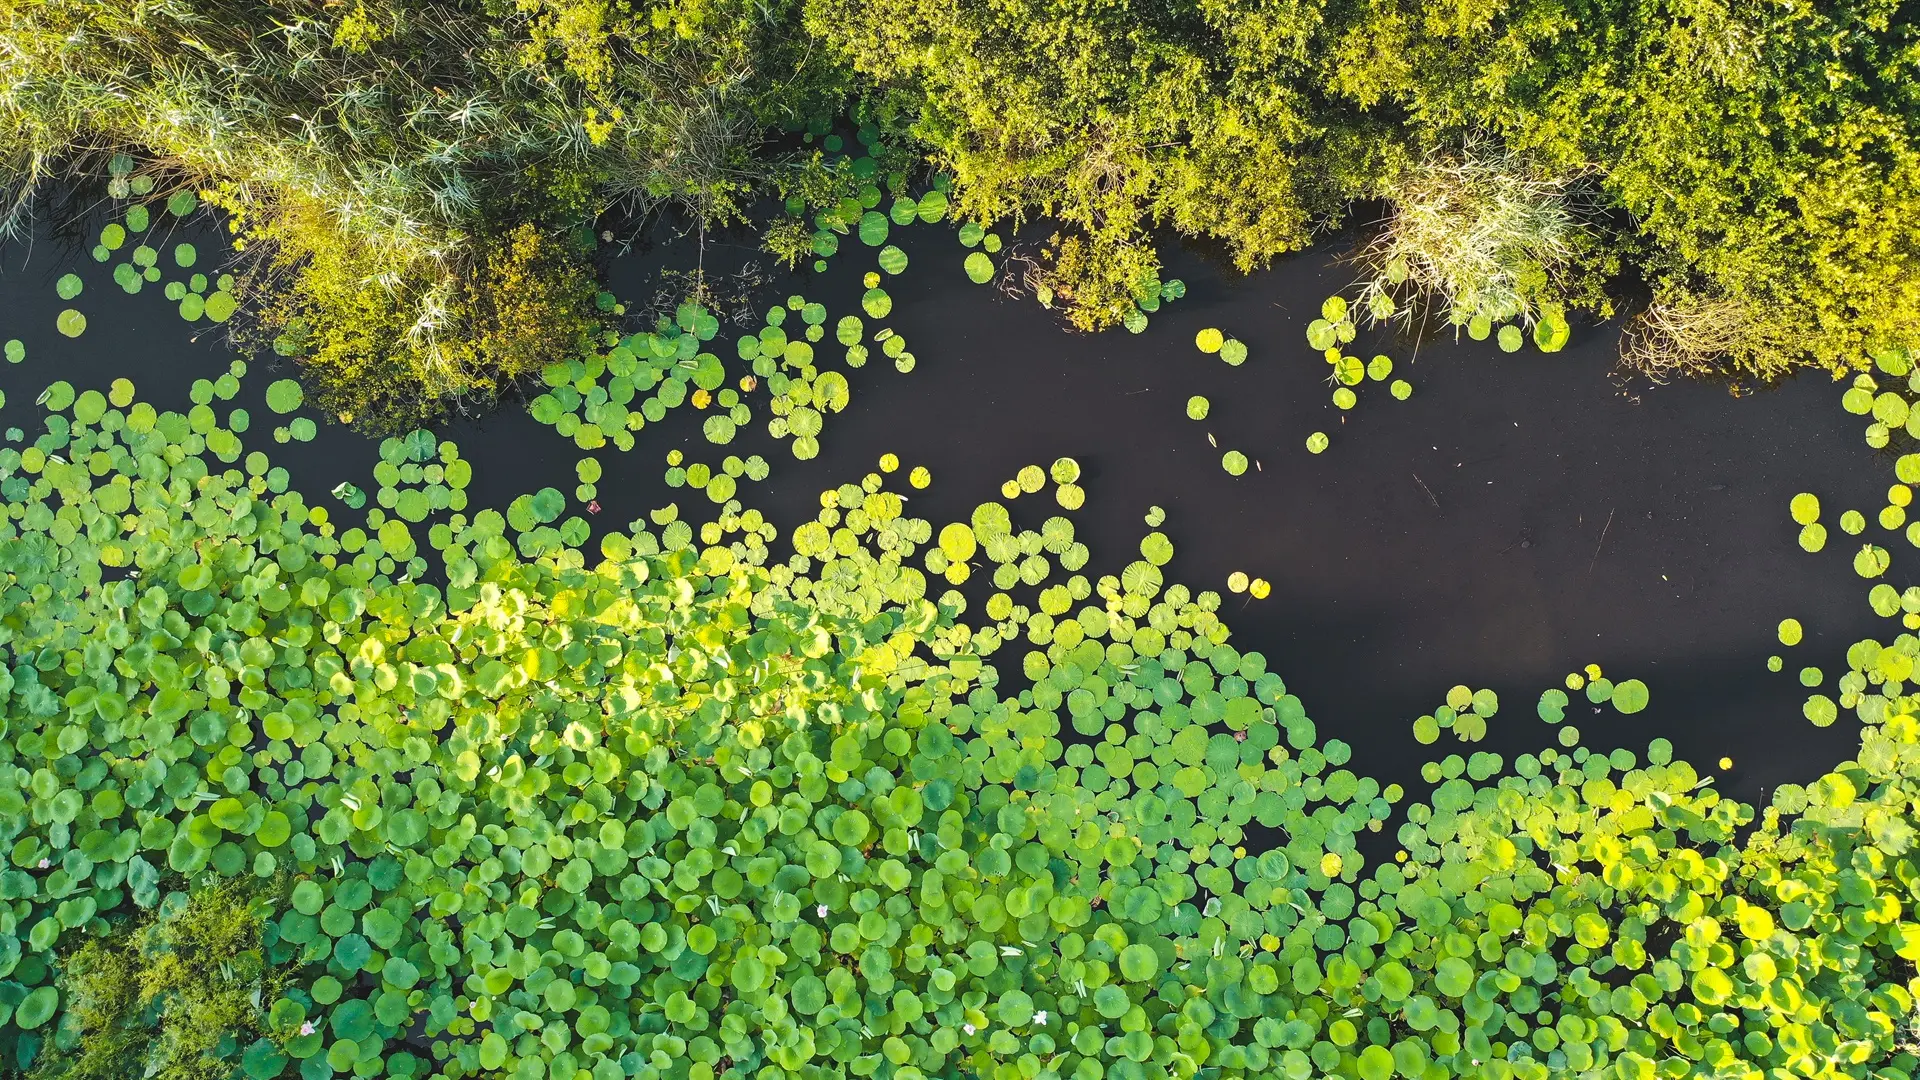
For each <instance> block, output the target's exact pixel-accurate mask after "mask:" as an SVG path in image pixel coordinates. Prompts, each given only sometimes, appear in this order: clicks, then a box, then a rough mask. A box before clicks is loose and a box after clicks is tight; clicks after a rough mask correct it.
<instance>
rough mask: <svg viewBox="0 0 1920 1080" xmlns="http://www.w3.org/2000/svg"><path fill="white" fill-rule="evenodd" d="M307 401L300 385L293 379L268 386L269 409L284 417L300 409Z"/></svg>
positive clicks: (275, 382)
mask: <svg viewBox="0 0 1920 1080" xmlns="http://www.w3.org/2000/svg"><path fill="white" fill-rule="evenodd" d="M305 400H306V394H305V392H304V391H302V390H301V389H300V384H299V383H298V382H296V381H295V380H293V379H278V380H275V381H274V382H272V383H270V384H268V386H267V408H269V409H272V410H273V411H274V412H276V413H280V414H282V415H284V414H286V413H290V412H293V411H294V410H296V409H298V408H299V407H300V405H301V403H302V402H304V401H305Z"/></svg>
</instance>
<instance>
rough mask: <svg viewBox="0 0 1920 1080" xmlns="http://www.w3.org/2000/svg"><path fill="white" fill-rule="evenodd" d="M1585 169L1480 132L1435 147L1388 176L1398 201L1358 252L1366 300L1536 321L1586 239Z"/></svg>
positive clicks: (1560, 298) (1373, 308)
mask: <svg viewBox="0 0 1920 1080" xmlns="http://www.w3.org/2000/svg"><path fill="white" fill-rule="evenodd" d="M1579 179H1580V177H1579V176H1577V175H1566V174H1558V175H1554V174H1547V173H1545V172H1542V171H1540V170H1539V169H1537V168H1535V167H1533V166H1532V165H1531V164H1530V163H1529V162H1527V161H1526V160H1525V159H1524V158H1523V157H1521V156H1520V155H1518V154H1515V153H1513V152H1511V151H1507V150H1502V149H1499V148H1496V147H1494V146H1493V145H1492V144H1491V143H1490V142H1489V141H1487V140H1484V139H1476V140H1471V141H1469V142H1468V143H1467V144H1466V145H1465V146H1463V147H1461V148H1459V149H1457V150H1450V151H1440V152H1435V153H1432V154H1429V155H1428V156H1427V157H1426V158H1425V159H1424V160H1422V161H1421V162H1420V163H1419V164H1417V165H1414V166H1412V167H1411V168H1408V169H1407V170H1405V171H1404V172H1403V173H1401V175H1400V176H1399V177H1398V178H1397V179H1396V180H1395V181H1394V182H1392V183H1391V184H1390V185H1389V186H1388V190H1387V191H1386V193H1385V194H1386V196H1387V199H1388V201H1389V202H1390V203H1391V206H1392V209H1391V211H1390V212H1389V214H1388V216H1387V218H1386V220H1385V221H1384V223H1383V225H1382V228H1381V230H1380V232H1379V234H1378V235H1377V236H1376V237H1375V238H1374V239H1373V241H1372V242H1371V243H1370V244H1369V245H1368V246H1367V248H1366V250H1365V251H1364V252H1363V253H1362V255H1361V261H1362V262H1363V264H1364V265H1366V266H1367V267H1368V268H1369V270H1370V273H1371V276H1370V277H1369V278H1368V279H1366V280H1363V281H1362V282H1361V301H1362V306H1364V307H1366V308H1367V310H1369V311H1370V312H1373V313H1375V316H1376V318H1384V317H1387V316H1388V315H1391V314H1400V315H1402V316H1405V315H1408V314H1410V313H1411V311H1412V310H1413V309H1414V308H1416V307H1424V308H1428V309H1437V310H1440V311H1442V312H1444V313H1445V315H1446V316H1447V319H1448V321H1450V322H1452V323H1454V324H1455V325H1463V324H1465V323H1466V322H1468V321H1469V320H1471V319H1473V318H1475V317H1484V318H1486V319H1488V320H1490V321H1493V322H1501V321H1504V320H1508V319H1519V320H1521V322H1522V323H1523V324H1525V325H1528V326H1531V325H1532V324H1533V323H1534V322H1535V321H1537V320H1538V319H1539V318H1540V317H1541V316H1542V314H1543V313H1544V312H1545V311H1546V310H1547V309H1548V307H1549V305H1556V304H1560V303H1563V302H1564V298H1565V297H1566V296H1567V295H1568V294H1569V292H1571V291H1572V285H1573V282H1572V281H1571V280H1570V279H1571V278H1572V277H1574V276H1575V274H1576V270H1577V264H1578V261H1579V256H1580V254H1581V251H1582V248H1583V247H1584V246H1585V241H1586V240H1587V239H1589V237H1588V235H1587V233H1588V230H1587V226H1586V225H1585V224H1584V221H1583V217H1584V215H1583V214H1581V213H1580V212H1579V209H1578V207H1577V205H1576V185H1577V183H1578V181H1579Z"/></svg>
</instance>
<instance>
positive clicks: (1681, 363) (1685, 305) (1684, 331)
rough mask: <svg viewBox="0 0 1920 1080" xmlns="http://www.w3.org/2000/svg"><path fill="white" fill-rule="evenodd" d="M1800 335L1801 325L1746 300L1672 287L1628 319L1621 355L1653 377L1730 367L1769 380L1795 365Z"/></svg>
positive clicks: (1663, 378) (1658, 379) (1716, 371)
mask: <svg viewBox="0 0 1920 1080" xmlns="http://www.w3.org/2000/svg"><path fill="white" fill-rule="evenodd" d="M1800 338H1801V331H1800V330H1797V329H1796V328H1794V327H1792V326H1790V325H1788V323H1787V321H1786V320H1784V319H1781V318H1779V317H1778V316H1770V315H1767V314H1764V313H1762V312H1760V311H1758V310H1757V309H1756V308H1755V306H1754V305H1753V304H1752V303H1751V302H1749V301H1746V300H1741V299H1735V298H1731V297H1711V296H1702V295H1699V294H1695V293H1689V292H1676V293H1673V294H1671V295H1667V296H1662V297H1658V298H1656V299H1655V300H1654V301H1653V303H1651V304H1649V305H1647V308H1646V310H1644V311H1642V312H1640V314H1638V315H1636V316H1634V317H1633V319H1632V320H1630V321H1629V322H1628V323H1627V326H1626V329H1625V330H1623V331H1622V332H1621V335H1620V360H1621V362H1622V363H1623V364H1625V365H1626V366H1627V367H1628V368H1630V369H1632V370H1633V371H1636V372H1638V373H1640V374H1641V375H1644V376H1646V377H1647V378H1649V379H1652V380H1654V381H1655V382H1665V381H1666V380H1668V379H1671V378H1673V377H1675V376H1706V375H1722V374H1727V373H1728V372H1729V369H1732V370H1733V371H1737V372H1742V373H1745V374H1748V375H1753V376H1758V377H1760V378H1763V379H1771V378H1775V377H1777V376H1780V375H1784V374H1786V373H1787V372H1788V371H1789V370H1791V369H1792V368H1793V367H1794V366H1796V364H1795V358H1796V356H1797V355H1798V353H1799V352H1800V351H1801V349H1800V346H1801V340H1800Z"/></svg>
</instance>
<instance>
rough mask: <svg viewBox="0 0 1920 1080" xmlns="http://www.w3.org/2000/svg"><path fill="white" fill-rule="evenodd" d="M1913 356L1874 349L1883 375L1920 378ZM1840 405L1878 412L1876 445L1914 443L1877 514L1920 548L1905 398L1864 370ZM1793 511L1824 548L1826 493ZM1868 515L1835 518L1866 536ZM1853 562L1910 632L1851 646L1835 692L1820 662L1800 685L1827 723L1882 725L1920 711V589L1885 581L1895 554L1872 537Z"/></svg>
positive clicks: (1778, 666)
mask: <svg viewBox="0 0 1920 1080" xmlns="http://www.w3.org/2000/svg"><path fill="white" fill-rule="evenodd" d="M1913 359H1914V357H1913V354H1912V353H1911V352H1910V351H1908V350H1905V349H1888V350H1882V351H1879V352H1876V353H1874V354H1873V355H1872V361H1873V366H1874V369H1875V370H1877V371H1878V372H1879V373H1880V374H1881V375H1883V376H1887V377H1891V378H1896V379H1898V378H1906V379H1908V380H1909V381H1912V380H1913V378H1914V377H1915V372H1914V363H1913ZM1909 389H1910V390H1911V389H1912V388H1911V387H1910V388H1909ZM1841 406H1842V407H1843V408H1845V409H1846V410H1847V411H1848V412H1850V413H1853V414H1855V415H1871V416H1872V417H1873V418H1874V419H1873V422H1872V423H1871V424H1870V425H1869V426H1868V428H1867V442H1868V444H1869V445H1871V446H1873V447H1875V448H1876V449H1879V448H1885V447H1888V446H1890V445H1891V444H1892V443H1893V442H1894V441H1895V440H1896V439H1898V440H1902V441H1905V442H1906V443H1908V444H1909V445H1907V446H1905V447H1903V449H1905V450H1906V451H1907V452H1905V453H1901V454H1899V455H1897V456H1895V457H1894V458H1893V474H1894V481H1895V482H1894V483H1893V484H1891V485H1890V486H1889V487H1888V488H1887V502H1886V505H1885V506H1883V507H1881V508H1880V510H1879V512H1878V513H1877V514H1875V515H1874V518H1873V519H1871V520H1872V521H1873V522H1874V523H1876V524H1878V525H1879V526H1880V528H1881V529H1882V530H1884V531H1886V532H1890V533H1896V534H1901V533H1904V535H1905V537H1906V539H1907V541H1908V543H1909V544H1911V545H1913V546H1916V547H1920V522H1909V521H1908V520H1907V507H1908V506H1910V505H1911V504H1912V502H1913V494H1914V493H1913V485H1915V484H1920V447H1916V446H1914V445H1911V444H1912V443H1913V442H1914V435H1913V434H1912V432H1911V431H1910V430H1909V424H1908V419H1907V412H1906V402H1905V399H1904V398H1902V397H1901V395H1900V393H1899V392H1898V391H1897V390H1891V389H1888V390H1881V389H1880V387H1879V383H1878V381H1877V380H1876V379H1875V377H1874V375H1873V374H1872V373H1871V372H1863V373H1861V374H1859V375H1857V376H1855V378H1854V380H1853V383H1852V385H1850V386H1849V387H1848V389H1847V390H1846V391H1845V392H1844V393H1843V394H1842V396H1841ZM1787 511H1788V515H1789V517H1790V518H1791V519H1792V521H1793V523H1794V524H1795V525H1797V526H1799V529H1800V532H1799V543H1800V547H1801V548H1803V549H1804V550H1806V551H1808V552H1818V551H1821V550H1823V549H1824V548H1825V547H1826V544H1827V539H1828V536H1829V533H1828V530H1827V526H1826V524H1825V523H1824V522H1822V520H1821V518H1822V516H1823V513H1824V508H1823V507H1822V504H1821V500H1820V497H1819V496H1818V495H1816V494H1814V493H1813V492H1806V491H1803V492H1800V493H1799V494H1796V495H1794V496H1793V497H1792V499H1791V500H1790V501H1789V503H1788V507H1787ZM1869 520H1870V519H1869V518H1868V517H1867V516H1866V515H1865V514H1863V513H1861V512H1860V511H1858V510H1852V509H1849V510H1845V511H1843V512H1841V514H1840V515H1839V516H1838V518H1837V520H1836V522H1835V523H1836V524H1837V526H1838V527H1839V529H1840V531H1841V532H1843V533H1845V534H1846V535H1848V536H1853V537H1860V536H1862V534H1864V533H1865V532H1866V531H1867V528H1868V524H1869ZM1852 564H1853V570H1854V573H1855V574H1856V575H1858V576H1859V577H1861V578H1863V579H1865V580H1867V581H1871V582H1873V585H1872V586H1871V587H1870V588H1869V589H1868V591H1867V604H1868V606H1869V607H1870V608H1872V610H1873V612H1874V614H1876V615H1879V616H1880V617H1882V618H1886V619H1893V618H1898V619H1899V620H1900V625H1901V627H1902V629H1904V630H1906V631H1908V632H1907V633H1902V634H1898V635H1895V636H1893V637H1892V638H1891V640H1888V641H1884V642H1883V641H1880V640H1878V639H1875V638H1866V639H1862V640H1860V641H1856V642H1854V643H1853V644H1852V645H1850V646H1849V647H1848V648H1847V653H1846V661H1847V670H1846V671H1845V672H1844V673H1842V674H1841V675H1840V676H1839V677H1838V679H1837V680H1836V681H1835V685H1834V687H1833V688H1832V689H1833V691H1834V692H1833V693H1832V694H1829V693H1825V692H1818V691H1821V690H1822V688H1823V687H1824V684H1825V674H1824V673H1823V672H1822V671H1821V669H1820V668H1818V667H1816V666H1813V665H1805V666H1802V667H1801V668H1800V669H1799V678H1800V682H1801V685H1802V686H1804V687H1807V688H1808V689H1811V690H1815V691H1816V692H1815V693H1812V694H1809V695H1808V696H1807V699H1806V702H1805V704H1804V706H1803V712H1804V714H1805V715H1806V717H1807V719H1808V720H1809V721H1811V722H1812V723H1814V724H1815V725H1818V726H1820V727H1826V726H1829V725H1831V724H1833V723H1834V722H1835V721H1836V720H1837V719H1838V717H1839V715H1840V712H1841V711H1842V710H1851V711H1852V712H1854V713H1855V715H1857V716H1859V717H1861V718H1862V719H1863V720H1866V721H1867V722H1869V723H1878V722H1880V721H1881V720H1882V719H1884V718H1885V717H1887V716H1891V715H1896V714H1898V713H1901V712H1908V711H1913V712H1920V695H1917V694H1912V693H1909V691H1910V690H1912V689H1914V687H1913V682H1914V674H1913V668H1914V658H1915V657H1916V656H1920V638H1917V637H1915V634H1914V632H1915V631H1920V587H1914V586H1908V587H1906V588H1901V587H1899V586H1896V585H1894V584H1892V583H1890V582H1888V581H1885V580H1882V579H1884V578H1885V577H1886V576H1887V575H1888V574H1889V572H1890V571H1891V570H1892V568H1893V552H1892V551H1890V550H1888V548H1887V547H1886V546H1884V545H1882V544H1877V543H1874V542H1873V540H1872V539H1862V540H1861V542H1860V545H1859V547H1858V548H1857V549H1854V550H1853V551H1852ZM1803 635H1804V629H1803V627H1802V626H1801V624H1800V622H1799V620H1797V619H1791V618H1789V619H1783V620H1782V621H1781V623H1780V627H1779V638H1780V643H1781V644H1782V645H1785V646H1788V647H1792V646H1795V645H1798V644H1800V642H1801V640H1802V638H1803ZM1767 667H1768V669H1769V670H1771V671H1776V672H1777V671H1781V670H1783V669H1784V668H1785V667H1786V663H1785V660H1784V659H1783V658H1782V657H1780V656H1778V655H1776V656H1772V657H1769V658H1768V660H1767ZM1868 718H1871V719H1868Z"/></svg>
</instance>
